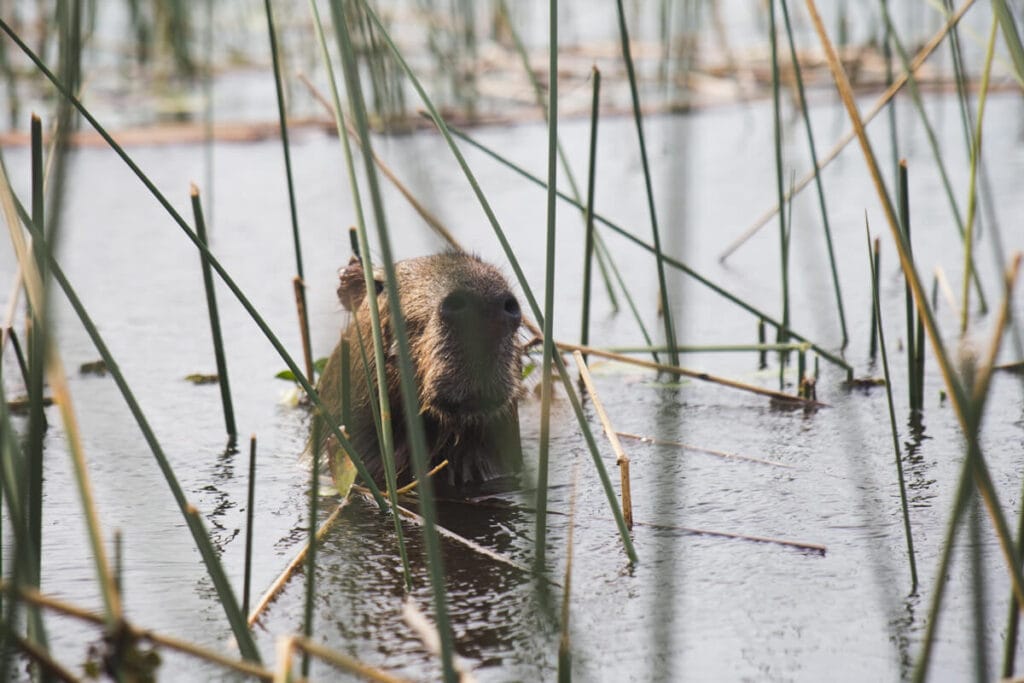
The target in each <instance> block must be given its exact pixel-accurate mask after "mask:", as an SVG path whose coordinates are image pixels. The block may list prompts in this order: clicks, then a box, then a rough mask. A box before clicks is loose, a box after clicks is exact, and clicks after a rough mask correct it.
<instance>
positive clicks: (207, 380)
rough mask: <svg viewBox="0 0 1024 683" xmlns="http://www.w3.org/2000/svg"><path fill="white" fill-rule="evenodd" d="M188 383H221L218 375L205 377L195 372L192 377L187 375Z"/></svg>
mask: <svg viewBox="0 0 1024 683" xmlns="http://www.w3.org/2000/svg"><path fill="white" fill-rule="evenodd" d="M185 381H186V382H192V384H216V383H217V382H218V381H220V378H218V377H217V375H204V374H202V373H199V372H194V373H192V374H191V375H185Z"/></svg>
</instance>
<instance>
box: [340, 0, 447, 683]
mask: <svg viewBox="0 0 1024 683" xmlns="http://www.w3.org/2000/svg"><path fill="white" fill-rule="evenodd" d="M364 6H365V8H366V11H367V13H368V14H369V15H370V16H371V17H373V18H374V22H375V23H378V25H379V22H378V20H377V18H376V15H375V14H373V10H372V8H371V7H370V6H369V4H365V3H364ZM331 9H332V12H333V15H332V16H333V17H335V30H336V33H337V35H338V39H339V42H340V43H341V48H342V49H341V54H342V63H343V66H344V72H345V87H346V91H347V93H348V97H349V102H350V104H351V109H352V112H353V114H354V117H355V123H356V130H357V131H358V133H359V140H360V146H361V147H362V149H363V161H364V163H365V169H364V171H365V174H366V180H367V185H368V186H369V190H370V199H371V203H372V206H373V213H374V218H375V221H376V224H377V236H378V241H379V243H380V249H381V259H382V261H383V267H384V275H385V286H386V291H387V297H386V298H387V303H388V308H389V313H390V318H391V331H392V333H393V335H394V340H395V343H396V346H397V347H398V354H397V355H398V369H399V375H400V379H401V385H402V408H403V412H404V413H405V422H406V428H407V435H408V438H409V441H410V445H411V449H410V450H411V455H412V457H411V460H412V465H413V472H414V473H415V475H416V478H417V479H418V480H419V482H420V487H419V489H418V490H419V496H420V503H421V508H420V514H422V516H423V520H424V526H423V536H424V545H425V546H426V554H427V567H428V572H429V574H430V584H431V590H432V593H433V603H434V616H435V619H436V621H437V631H438V634H439V639H440V641H441V643H440V645H441V648H440V649H441V667H442V670H443V671H444V678H445V681H446V682H447V683H454V682H455V681H456V680H457V677H456V674H455V666H454V663H453V654H454V644H453V636H452V630H451V623H450V620H449V617H448V605H447V601H446V598H445V578H444V565H443V559H442V557H441V546H440V538H439V536H438V534H437V526H436V525H437V522H436V514H437V513H436V510H435V503H434V492H433V484H432V482H430V481H429V480H428V479H427V469H428V460H429V452H428V449H427V444H426V436H425V434H424V430H423V416H422V415H421V414H420V407H419V395H418V391H417V388H416V379H415V372H414V370H413V366H412V355H411V352H410V348H409V337H408V334H407V331H406V328H405V318H404V317H403V315H402V307H401V302H400V300H399V292H398V279H397V278H396V276H395V265H394V258H393V256H392V252H391V240H390V238H389V235H388V225H387V220H386V218H385V215H384V204H383V198H382V197H381V192H380V186H379V184H378V180H377V173H376V167H375V166H374V164H373V147H372V145H371V142H370V132H369V121H368V120H367V115H366V106H365V103H364V101H363V95H362V86H361V84H360V78H359V73H358V71H357V64H356V60H355V55H354V54H353V52H352V44H351V39H350V37H349V33H348V26H347V25H346V23H345V21H344V19H343V17H342V14H341V4H340V1H339V0H332V2H331ZM338 19H341V21H338ZM382 33H383V28H382ZM385 35H386V34H385ZM389 45H390V41H389ZM339 135H341V136H344V133H343V132H341V131H339ZM364 232H365V230H364ZM366 256H367V254H365V253H364V254H363V258H366ZM371 282H372V281H369V280H368V281H367V287H366V289H367V290H370V289H372V284H371ZM392 495H393V494H392Z"/></svg>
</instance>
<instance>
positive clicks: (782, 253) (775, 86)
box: [768, 0, 789, 390]
mask: <svg viewBox="0 0 1024 683" xmlns="http://www.w3.org/2000/svg"><path fill="white" fill-rule="evenodd" d="M768 37H769V39H770V41H771V46H772V137H773V140H774V143H775V190H776V193H777V196H778V200H779V259H780V261H781V270H780V272H781V278H782V327H780V328H778V330H777V335H776V341H778V342H779V343H782V342H785V341H786V330H787V329H788V328H789V258H788V255H789V247H788V240H787V239H786V206H785V203H786V202H785V196H786V191H785V188H784V187H783V185H782V121H781V112H780V109H781V105H780V102H779V49H778V32H777V31H776V29H775V0H768ZM780 360H781V358H780ZM784 366H785V363H780V370H779V372H780V375H779V389H780V390H781V389H782V375H781V372H782V368H783V367H784Z"/></svg>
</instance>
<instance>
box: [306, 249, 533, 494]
mask: <svg viewBox="0 0 1024 683" xmlns="http://www.w3.org/2000/svg"><path fill="white" fill-rule="evenodd" d="M394 268H395V275H396V279H397V282H398V294H399V300H400V303H401V310H402V314H403V317H404V318H405V325H406V331H407V334H408V339H409V347H410V352H411V357H412V362H413V365H414V368H415V372H416V382H417V387H418V393H419V402H420V410H421V413H422V414H423V416H424V422H425V427H426V430H427V437H428V440H429V442H430V444H429V445H430V448H431V457H432V464H436V462H440V461H441V460H442V459H448V461H449V464H450V467H449V468H448V469H449V472H450V476H449V479H450V480H451V482H452V483H454V484H455V485H456V486H457V487H459V488H461V487H462V485H463V484H465V483H467V482H469V481H476V482H479V481H483V480H487V479H489V478H492V477H494V476H500V475H502V474H504V473H506V471H507V470H509V469H510V468H512V469H516V468H518V465H519V464H520V462H521V454H520V453H519V439H518V414H517V410H516V402H517V400H518V398H519V395H520V393H521V376H522V359H521V348H520V344H519V339H518V330H519V327H520V324H521V323H522V313H521V311H520V309H519V302H518V301H517V300H516V297H515V295H514V294H513V293H512V291H511V288H510V287H509V284H508V282H507V281H506V280H505V278H504V277H503V276H502V274H501V273H500V272H499V271H498V269H497V268H495V267H494V266H492V265H489V264H487V263H485V262H483V261H482V260H480V259H479V258H477V257H475V256H471V255H467V254H463V253H443V254H436V255H433V256H424V257H420V258H413V259H408V260H405V261H399V262H398V263H396V264H395V265H394ZM383 281H384V274H383V271H378V272H377V273H375V277H374V283H373V286H374V289H375V292H376V293H377V309H378V311H379V315H380V319H381V331H382V341H383V346H384V355H385V363H386V367H385V370H386V376H387V383H388V395H389V399H390V403H391V409H392V413H393V414H395V413H398V412H399V411H400V408H401V393H400V381H399V372H398V348H397V343H396V342H395V339H394V330H393V328H392V325H391V315H390V310H389V304H388V298H387V292H386V289H385V287H384V285H383ZM338 297H339V299H340V300H341V302H342V303H343V304H344V306H345V307H346V308H347V309H348V310H349V311H351V312H352V314H353V319H352V322H351V323H350V325H349V327H348V329H347V330H346V332H345V335H346V336H347V338H348V340H349V347H350V349H351V350H350V363H349V365H350V366H351V368H352V370H351V372H352V377H353V381H352V387H353V388H352V396H351V397H350V408H351V411H350V412H351V422H352V424H351V425H346V426H347V428H348V430H349V433H350V435H351V437H352V441H353V444H354V445H355V447H356V448H357V450H358V451H359V453H360V455H361V456H362V457H363V458H364V460H367V461H372V464H374V465H379V444H378V443H377V439H376V428H375V425H374V423H373V422H372V421H371V420H372V412H371V411H372V407H371V406H370V401H376V399H377V396H376V394H377V390H376V385H375V384H374V386H373V387H372V389H371V387H370V386H369V385H368V383H367V381H366V378H367V377H375V376H376V366H375V360H374V350H373V337H372V320H371V311H370V300H369V298H368V297H367V296H366V281H365V278H364V276H363V266H362V264H361V263H360V262H359V261H357V260H355V259H353V261H352V262H351V263H350V264H349V265H348V266H347V267H346V268H344V269H343V270H342V271H341V272H340V274H339V286H338ZM339 354H340V345H339V349H336V350H335V353H334V354H333V355H332V358H331V359H330V361H329V362H328V365H327V367H325V368H324V373H323V376H322V378H321V386H320V391H321V395H322V397H323V398H324V400H325V403H327V405H328V406H329V407H331V406H335V407H337V406H340V405H341V404H342V402H343V398H342V397H341V396H340V395H337V394H338V393H339V387H338V386H337V383H336V382H335V381H334V379H333V378H332V377H331V376H330V375H331V374H332V373H335V374H336V373H337V371H338V367H337V363H338V360H339V359H338V356H339ZM364 360H365V365H364ZM338 414H340V412H339V413H338ZM400 421H401V420H400V418H399V417H396V418H395V420H394V423H393V424H394V426H395V430H396V432H395V434H396V436H395V452H396V465H398V466H399V470H400V471H401V468H402V466H404V465H407V464H408V452H407V451H408V447H407V444H405V443H404V442H403V441H401V440H400V437H401V436H402V435H403V434H404V425H401V424H399V423H400ZM512 432H515V434H514V435H513V434H512ZM510 439H511V440H512V441H514V444H513V446H512V447H511V450H510V446H509V444H508V443H506V442H507V441H509V440H510ZM513 451H514V452H513ZM368 467H369V468H370V469H371V472H374V478H377V474H376V472H378V471H380V470H379V467H370V463H369V462H368Z"/></svg>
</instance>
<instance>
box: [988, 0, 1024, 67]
mask: <svg viewBox="0 0 1024 683" xmlns="http://www.w3.org/2000/svg"><path fill="white" fill-rule="evenodd" d="M992 12H993V13H994V14H995V16H996V18H997V19H998V20H999V27H1000V28H1001V29H1002V30H1003V40H1005V41H1006V48H1007V49H1008V50H1009V52H1010V58H1011V60H1012V61H1013V68H1014V70H1015V71H1016V72H1017V80H1018V81H1021V82H1024V45H1021V42H1020V34H1019V33H1018V32H1017V22H1016V20H1015V19H1014V18H1013V13H1012V12H1011V11H1010V8H1009V6H1008V5H1007V4H1006V0H992Z"/></svg>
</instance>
